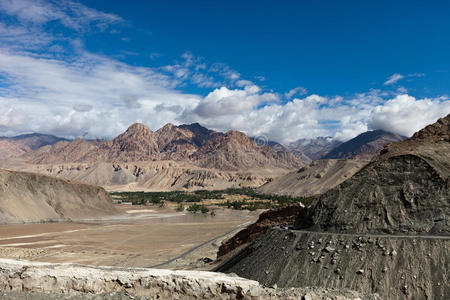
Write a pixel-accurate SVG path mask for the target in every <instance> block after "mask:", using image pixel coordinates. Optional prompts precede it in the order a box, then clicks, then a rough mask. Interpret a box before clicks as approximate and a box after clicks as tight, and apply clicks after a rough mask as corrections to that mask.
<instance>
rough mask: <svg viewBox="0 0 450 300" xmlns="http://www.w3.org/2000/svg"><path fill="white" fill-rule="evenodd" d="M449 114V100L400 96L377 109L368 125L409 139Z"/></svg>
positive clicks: (374, 110)
mask: <svg viewBox="0 0 450 300" xmlns="http://www.w3.org/2000/svg"><path fill="white" fill-rule="evenodd" d="M449 113H450V101H449V99H448V98H443V99H439V98H437V99H416V98H414V97H412V96H408V95H399V96H397V97H395V98H394V99H391V100H389V101H387V102H386V103H385V104H384V105H379V106H377V107H375V108H374V109H373V111H372V113H371V115H370V117H369V119H368V120H367V124H368V126H369V128H371V129H383V130H386V131H392V132H396V133H398V134H401V135H404V136H408V137H409V136H411V135H412V134H413V133H414V132H416V131H418V130H420V129H422V128H423V127H425V126H426V125H428V124H431V123H434V122H435V121H436V120H437V119H438V118H440V117H443V116H446V115H447V114H449Z"/></svg>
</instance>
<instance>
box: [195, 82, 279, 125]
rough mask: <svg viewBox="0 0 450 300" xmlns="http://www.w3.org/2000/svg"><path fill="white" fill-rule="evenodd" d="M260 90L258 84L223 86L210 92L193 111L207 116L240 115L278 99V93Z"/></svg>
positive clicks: (201, 115)
mask: <svg viewBox="0 0 450 300" xmlns="http://www.w3.org/2000/svg"><path fill="white" fill-rule="evenodd" d="M260 91H261V89H260V88H259V87H258V86H256V85H248V86H246V87H244V88H243V89H235V90H230V89H228V88H227V87H221V88H219V89H215V90H214V91H212V92H211V93H209V94H208V95H207V96H206V97H205V98H204V99H203V100H202V101H201V102H200V103H199V105H198V106H197V107H196V108H195V109H194V110H193V113H194V114H196V115H198V116H200V117H206V118H210V117H217V116H228V115H239V114H243V113H245V112H249V111H252V110H254V109H257V107H258V105H261V104H263V103H270V102H274V101H278V97H277V95H275V94H272V93H260Z"/></svg>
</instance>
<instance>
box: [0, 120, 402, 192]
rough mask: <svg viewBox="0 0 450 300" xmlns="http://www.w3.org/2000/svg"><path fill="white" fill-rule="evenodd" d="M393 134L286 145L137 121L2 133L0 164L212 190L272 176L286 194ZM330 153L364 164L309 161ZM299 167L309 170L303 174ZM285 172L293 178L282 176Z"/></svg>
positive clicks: (324, 179)
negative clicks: (64, 134) (80, 130)
mask: <svg viewBox="0 0 450 300" xmlns="http://www.w3.org/2000/svg"><path fill="white" fill-rule="evenodd" d="M396 138H398V139H401V137H397V136H396V135H394V134H391V133H387V132H381V131H377V132H376V134H373V132H372V133H371V132H368V133H364V134H362V135H360V136H358V137H356V138H354V139H352V140H349V141H347V142H345V143H341V142H337V141H333V140H332V139H331V138H317V139H315V140H299V141H297V142H296V143H293V144H290V145H289V146H288V147H285V146H283V145H281V144H279V143H277V142H273V141H263V142H262V141H260V140H258V139H256V138H251V137H248V136H247V135H245V134H244V133H242V132H239V131H228V132H226V133H222V132H218V131H214V130H210V129H207V128H205V127H203V126H201V125H200V124H198V123H194V124H189V125H179V126H175V125H173V124H166V125H165V126H164V127H162V128H160V129H158V130H157V131H152V130H151V129H150V128H148V127H147V126H145V125H143V124H139V123H136V124H133V125H131V126H130V127H129V128H128V129H127V130H126V131H125V132H123V133H122V134H120V135H118V136H117V137H116V138H114V139H112V140H85V139H75V140H67V139H62V138H58V137H55V136H51V135H43V134H29V135H21V136H17V137H12V138H0V165H1V166H3V167H7V168H9V169H14V170H19V171H29V172H38V173H42V174H45V175H50V176H57V177H61V178H64V179H70V180H76V181H81V182H84V183H89V184H94V185H100V186H103V187H108V188H114V189H130V188H131V189H145V190H177V189H199V188H200V189H203V188H212V189H214V188H228V187H239V186H252V187H258V186H260V185H263V184H265V183H269V182H272V183H270V185H269V186H268V187H264V188H263V189H264V191H265V192H268V193H269V192H270V193H285V192H283V191H282V190H286V188H287V187H289V188H288V191H289V193H290V194H294V195H297V194H299V193H301V194H302V195H303V194H304V193H305V192H306V194H311V193H312V194H314V193H318V192H323V191H325V190H326V189H327V188H331V187H333V186H335V185H337V184H339V183H340V182H342V181H343V180H345V179H346V178H348V177H349V176H351V175H352V174H353V173H354V172H356V171H357V170H359V168H361V167H362V166H363V165H364V164H365V163H366V162H367V160H368V159H370V158H371V157H372V156H374V155H376V153H378V151H379V150H380V149H381V147H382V146H383V145H384V144H385V143H387V142H389V141H391V140H394V139H396ZM333 147H335V148H333ZM289 148H290V149H291V150H290V149H289ZM295 149H297V150H295ZM336 149H337V150H336ZM301 151H303V152H301ZM344 151H345V152H344ZM333 153H337V155H338V156H339V157H340V156H343V157H346V158H363V159H364V162H362V161H361V162H356V163H355V162H352V161H350V162H346V161H344V160H341V161H340V162H339V163H337V164H336V163H335V162H332V161H329V162H327V161H324V162H319V163H315V164H314V163H313V164H311V162H312V161H313V160H314V161H315V160H317V158H320V157H323V156H330V155H334V154H333ZM308 164H309V166H308ZM299 168H306V169H308V171H307V172H306V173H302V174H300V172H298V171H296V170H299ZM306 169H305V170H306ZM288 172H291V173H289V174H291V175H289V177H281V178H280V179H279V180H277V178H278V177H280V176H283V175H284V174H286V173H288ZM327 172H328V173H329V172H332V173H333V174H331V173H329V174H327ZM299 174H300V175H299ZM318 174H319V175H320V176H319V175H318ZM299 176H300V177H299ZM293 187H295V188H293Z"/></svg>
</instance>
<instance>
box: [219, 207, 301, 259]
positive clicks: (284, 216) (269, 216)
mask: <svg viewBox="0 0 450 300" xmlns="http://www.w3.org/2000/svg"><path fill="white" fill-rule="evenodd" d="M302 209H303V205H301V204H294V205H289V206H286V207H282V208H278V209H272V210H268V211H265V212H263V213H262V214H261V215H260V216H259V218H258V220H257V221H256V222H255V223H253V224H250V225H249V226H247V227H246V228H245V229H242V230H241V231H239V232H238V233H237V234H235V235H234V236H233V237H231V238H229V239H227V240H225V241H223V242H222V244H221V245H220V247H219V251H218V252H217V257H219V258H220V257H223V256H225V255H227V254H229V253H232V252H234V251H235V250H236V249H240V248H242V247H243V246H246V245H248V244H250V243H251V242H253V241H254V240H256V239H257V238H258V237H260V236H261V235H262V234H263V233H265V232H266V230H267V229H269V228H271V227H274V226H280V225H285V226H292V225H294V222H295V218H296V217H297V215H298V214H299V213H300V211H301V210H302Z"/></svg>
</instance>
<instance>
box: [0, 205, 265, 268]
mask: <svg viewBox="0 0 450 300" xmlns="http://www.w3.org/2000/svg"><path fill="white" fill-rule="evenodd" d="M118 207H119V208H120V209H121V210H122V211H123V214H121V215H119V216H112V217H109V218H104V219H102V220H83V222H68V223H43V224H23V225H2V226H0V257H4V258H21V259H26V260H31V261H42V262H54V263H62V262H70V263H79V264H89V265H109V266H123V267H159V268H166V269H170V268H172V269H203V270H205V269H209V268H210V267H209V265H208V264H207V263H204V261H203V258H205V257H209V258H211V259H215V254H216V253H217V249H218V247H219V245H220V242H221V241H222V240H223V239H224V238H226V237H228V236H230V235H231V234H234V232H236V231H238V230H240V229H242V228H243V227H244V226H246V225H248V224H249V223H251V222H254V221H255V220H256V219H257V217H258V215H259V213H260V212H258V211H255V212H249V211H236V210H229V209H217V210H216V211H215V212H216V215H215V216H211V215H210V214H201V213H197V214H194V213H188V212H176V211H175V210H173V209H171V208H159V207H152V206H145V207H143V206H141V207H140V206H128V205H118Z"/></svg>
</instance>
